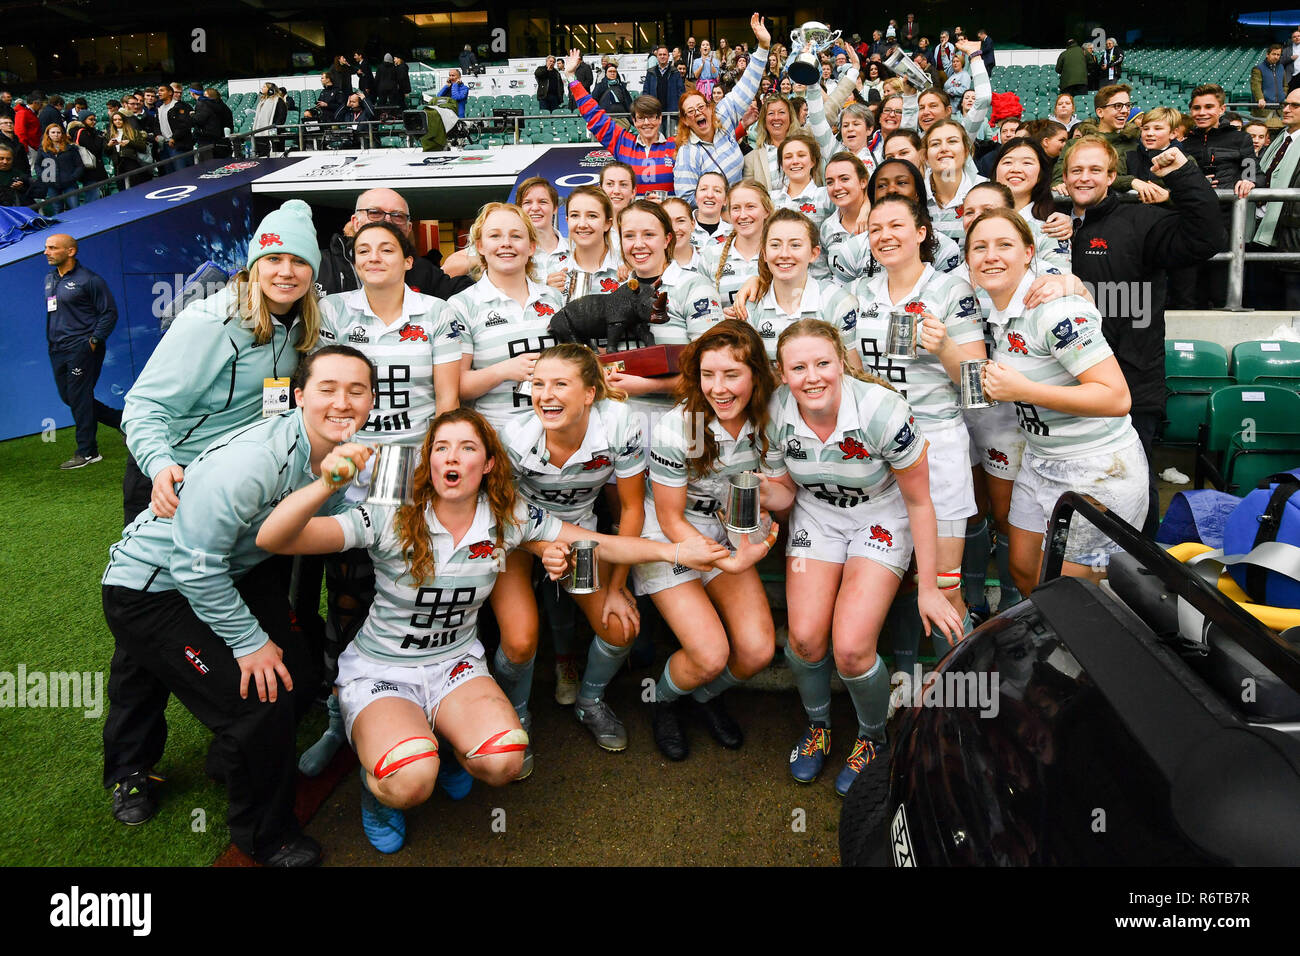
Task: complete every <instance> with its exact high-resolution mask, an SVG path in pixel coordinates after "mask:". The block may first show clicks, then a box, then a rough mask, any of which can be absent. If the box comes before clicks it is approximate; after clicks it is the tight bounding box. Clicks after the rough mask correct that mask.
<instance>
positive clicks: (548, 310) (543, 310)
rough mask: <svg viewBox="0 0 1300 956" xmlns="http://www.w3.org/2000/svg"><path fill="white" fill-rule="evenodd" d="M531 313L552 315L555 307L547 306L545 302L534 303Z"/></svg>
mask: <svg viewBox="0 0 1300 956" xmlns="http://www.w3.org/2000/svg"><path fill="white" fill-rule="evenodd" d="M533 311H534V312H536V313H537V314H538V315H554V314H555V307H554V306H550V305H547V304H546V303H545V302H534V303H533Z"/></svg>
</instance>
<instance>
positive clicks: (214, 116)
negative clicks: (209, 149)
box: [191, 96, 234, 146]
mask: <svg viewBox="0 0 1300 956" xmlns="http://www.w3.org/2000/svg"><path fill="white" fill-rule="evenodd" d="M223 110H224V112H223ZM229 116H230V108H229V107H227V106H226V105H225V104H224V103H222V102H221V101H220V100H210V99H208V98H207V97H206V96H201V97H199V101H198V103H197V104H196V105H195V107H194V113H193V115H192V116H191V126H192V127H193V130H194V141H195V142H196V143H200V144H202V145H205V146H207V145H210V144H212V143H215V142H216V141H217V140H219V139H223V138H224V137H225V135H226V127H227V126H233V122H234V121H233V118H231V119H227V117H229Z"/></svg>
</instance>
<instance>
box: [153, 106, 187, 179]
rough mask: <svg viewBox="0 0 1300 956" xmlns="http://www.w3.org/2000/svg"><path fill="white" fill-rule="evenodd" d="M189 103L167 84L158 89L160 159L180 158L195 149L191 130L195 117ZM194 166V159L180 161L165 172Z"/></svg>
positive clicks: (165, 167)
mask: <svg viewBox="0 0 1300 956" xmlns="http://www.w3.org/2000/svg"><path fill="white" fill-rule="evenodd" d="M193 112H194V111H193V110H191V109H190V105H189V104H188V103H185V102H183V101H182V100H180V99H179V98H178V97H177V96H176V93H175V91H174V90H173V89H172V88H171V87H170V86H167V85H166V84H162V85H159V87H158V129H159V132H158V145H159V147H160V153H161V155H160V157H159V158H160V159H167V158H169V157H171V156H179V155H180V154H181V153H188V152H189V151H190V150H192V149H193V148H194V131H193V130H192V129H190V121H191V118H192V115H193ZM193 164H194V157H193V156H188V157H185V158H184V159H178V160H175V161H174V162H172V163H170V164H168V165H167V166H164V167H163V171H164V172H168V173H169V172H172V171H173V170H177V169H184V168H185V167H186V166H192V165H193Z"/></svg>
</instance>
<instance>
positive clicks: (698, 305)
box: [691, 299, 718, 319]
mask: <svg viewBox="0 0 1300 956" xmlns="http://www.w3.org/2000/svg"><path fill="white" fill-rule="evenodd" d="M710 301H711V300H709V299H696V300H695V301H694V302H692V303H691V308H692V309H694V310H695V312H694V314H693V315H692V316H691V318H692V319H699V318H703V316H704V314H705V313H706V312H708V311H709V302H710ZM713 304H714V305H715V306H716V305H717V304H718V303H716V302H714V303H713Z"/></svg>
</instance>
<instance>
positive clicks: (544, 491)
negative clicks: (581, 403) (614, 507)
mask: <svg viewBox="0 0 1300 956" xmlns="http://www.w3.org/2000/svg"><path fill="white" fill-rule="evenodd" d="M502 437H503V439H504V442H505V446H506V450H507V452H509V454H510V466H511V468H512V470H513V471H514V475H515V488H516V489H517V490H518V492H519V494H521V495H522V496H523V497H524V498H525V499H526V500H527V501H529V502H531V503H532V504H535V505H537V506H538V507H539V508H544V509H545V510H547V511H549V512H550V513H552V514H554V515H555V516H556V517H558V518H561V519H563V520H564V521H569V522H572V523H573V524H579V523H581V522H582V520H583V519H585V518H588V517H590V516H591V514H592V511H593V509H594V508H595V506H596V499H597V498H598V497H599V496H600V491H601V489H602V488H604V487H605V484H606V483H607V482H608V481H609V477H610V475H616V476H618V477H619V478H631V477H633V476H635V475H639V474H641V473H642V472H644V471H645V470H646V461H645V434H644V425H643V417H642V416H641V415H638V414H636V413H635V412H634V411H633V410H632V409H630V408H629V407H628V406H627V405H626V404H625V403H623V402H616V401H614V400H613V399H606V400H604V401H600V402H595V403H594V404H593V405H592V406H591V415H590V419H589V421H588V423H587V434H586V435H584V436H583V439H582V444H581V445H580V446H578V450H577V451H575V452H574V453H573V454H572V455H571V456H570V457H569V460H568V461H567V462H565V463H564V464H563V465H559V466H556V465H553V464H551V463H550V452H548V451H547V449H546V429H545V428H543V427H542V420H541V419H540V418H538V417H537V416H536V415H530V416H528V417H527V418H519V419H516V420H515V421H513V422H511V423H510V427H509V428H507V429H506V433H505V435H504V436H502Z"/></svg>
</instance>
